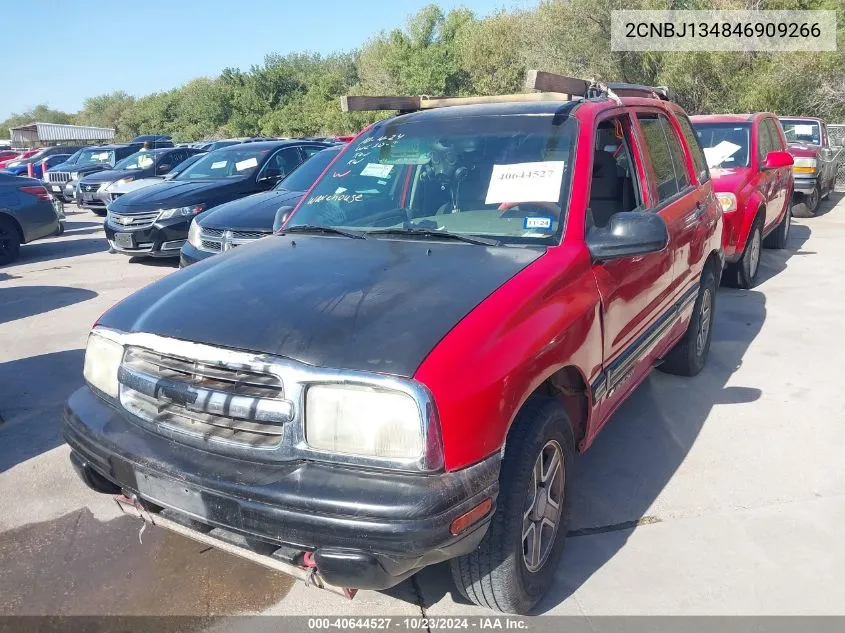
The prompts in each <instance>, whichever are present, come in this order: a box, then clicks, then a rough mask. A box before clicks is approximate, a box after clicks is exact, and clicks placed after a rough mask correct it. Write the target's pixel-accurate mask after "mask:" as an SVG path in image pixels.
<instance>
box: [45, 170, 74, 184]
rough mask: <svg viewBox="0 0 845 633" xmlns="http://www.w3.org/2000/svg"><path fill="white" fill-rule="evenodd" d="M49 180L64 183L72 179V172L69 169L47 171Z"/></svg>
mask: <svg viewBox="0 0 845 633" xmlns="http://www.w3.org/2000/svg"><path fill="white" fill-rule="evenodd" d="M47 178H48V181H47V182H51V183H54V184H62V183H66V182H69V181H70V172H69V171H57V172H52V171H49V170H48V171H47Z"/></svg>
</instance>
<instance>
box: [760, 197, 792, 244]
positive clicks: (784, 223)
mask: <svg viewBox="0 0 845 633" xmlns="http://www.w3.org/2000/svg"><path fill="white" fill-rule="evenodd" d="M791 225H792V205H791V204H790V205H787V207H786V212H785V213H784V214H783V219H782V220H781V221H780V224H778V226H777V228H776V229H775V230H774V231H772V232H771V233H770V234H769V235H768V237H766V239H765V240H764V241H763V246H765V247H766V248H781V249H782V248H786V244H787V242H788V240H789V228H790V226H791Z"/></svg>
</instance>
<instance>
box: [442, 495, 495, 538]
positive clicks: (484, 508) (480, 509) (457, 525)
mask: <svg viewBox="0 0 845 633" xmlns="http://www.w3.org/2000/svg"><path fill="white" fill-rule="evenodd" d="M492 507H493V500H492V499H491V498H490V497H488V498H487V499H485V500H484V501H482V502H481V503H479V504H478V505H477V506H475V507H474V508H473V509H472V510H469V511H467V512H464V513H463V514H462V515H461V516H459V517H458V518H457V519H455V520H454V521H452V524H451V525H450V526H449V531H450V532H451V533H452V536H457V535H458V534H460V533H461V532H463V531H464V530H466V529H467V528H468V527H470V526H471V525H473V524H475V523H478V522H479V521H480V520H481V519H483V518H484V517H486V516H487V515H488V514H489V513H490V509H491V508H492Z"/></svg>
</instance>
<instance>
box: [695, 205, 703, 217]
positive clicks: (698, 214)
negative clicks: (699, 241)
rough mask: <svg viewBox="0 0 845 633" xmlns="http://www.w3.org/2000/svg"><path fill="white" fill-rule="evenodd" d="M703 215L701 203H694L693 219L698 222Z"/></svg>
mask: <svg viewBox="0 0 845 633" xmlns="http://www.w3.org/2000/svg"><path fill="white" fill-rule="evenodd" d="M702 215H704V205H703V204H701V202H696V203H695V219H696V220H698V219H700V218H701V216H702Z"/></svg>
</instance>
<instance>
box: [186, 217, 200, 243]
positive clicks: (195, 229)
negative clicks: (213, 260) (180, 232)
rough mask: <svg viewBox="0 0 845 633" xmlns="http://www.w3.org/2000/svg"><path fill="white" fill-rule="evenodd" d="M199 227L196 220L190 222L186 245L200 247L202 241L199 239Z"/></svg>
mask: <svg viewBox="0 0 845 633" xmlns="http://www.w3.org/2000/svg"><path fill="white" fill-rule="evenodd" d="M200 233H201V229H200V225H199V224H197V219H196V218H194V219H193V220H191V228H189V229H188V244H190V245H191V246H193V247H194V248H201V247H202V240H201V239H200Z"/></svg>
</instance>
